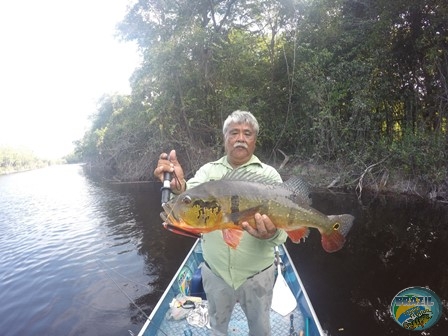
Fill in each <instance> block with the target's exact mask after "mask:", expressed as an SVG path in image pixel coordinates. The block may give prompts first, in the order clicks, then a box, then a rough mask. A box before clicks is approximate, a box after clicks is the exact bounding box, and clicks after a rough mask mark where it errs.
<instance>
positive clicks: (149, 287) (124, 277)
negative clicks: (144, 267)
mask: <svg viewBox="0 0 448 336" xmlns="http://www.w3.org/2000/svg"><path fill="white" fill-rule="evenodd" d="M97 261H98V262H99V263H101V264H102V265H103V266H104V267H105V268H107V270H109V271H112V272H114V273H115V274H117V275H119V276H121V277H122V278H123V279H126V280H128V281H129V282H132V283H133V284H135V285H139V286H142V287H144V288H146V289H152V288H151V286H148V285H144V284H142V283H140V282H137V281H135V280H132V279H131V278H129V277H127V276H126V275H124V274H122V273H120V272H118V271H116V270H114V269H113V268H112V267H110V266H108V265H106V263H105V262H104V261H102V260H97Z"/></svg>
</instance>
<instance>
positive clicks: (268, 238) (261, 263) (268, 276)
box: [154, 110, 287, 336]
mask: <svg viewBox="0 0 448 336" xmlns="http://www.w3.org/2000/svg"><path fill="white" fill-rule="evenodd" d="M258 131H259V125H258V122H257V120H256V119H255V117H254V116H253V115H252V113H250V112H247V111H239V110H237V111H234V112H233V113H232V114H231V115H229V116H228V118H227V119H226V120H225V122H224V125H223V135H224V144H225V153H226V155H225V156H223V157H222V158H220V159H219V160H217V161H214V162H209V163H207V164H205V165H203V166H202V167H201V168H199V170H198V171H197V172H196V174H195V176H194V177H193V178H191V179H190V180H189V181H188V182H186V181H185V179H184V172H183V170H182V167H181V165H180V164H179V162H178V161H177V157H176V152H175V151H174V150H172V151H171V153H170V155H169V160H168V154H166V153H162V154H161V155H160V159H159V161H158V164H157V168H156V169H155V171H154V175H155V176H156V177H158V178H159V179H160V180H162V179H163V173H164V172H167V171H169V172H175V174H176V176H177V178H173V180H172V181H171V189H172V190H173V192H175V193H181V192H183V191H185V190H186V189H187V188H192V187H194V186H196V185H198V184H200V183H204V182H207V181H210V180H219V179H221V178H222V177H223V176H224V175H226V174H227V173H228V172H230V171H231V170H233V169H237V168H238V169H241V170H245V171H249V172H253V173H255V174H259V175H263V176H266V177H268V178H270V179H271V180H274V181H278V182H281V177H280V174H279V173H278V172H277V171H276V170H275V169H274V168H273V167H271V166H269V165H267V164H264V163H262V162H261V161H260V160H259V159H258V158H257V157H256V156H255V155H254V150H255V143H256V140H257V136H258ZM255 222H256V228H252V227H251V226H250V225H249V224H248V223H247V222H244V223H242V226H243V228H244V229H245V232H244V234H243V238H242V239H241V242H240V244H239V246H238V247H237V248H236V249H232V248H230V247H229V246H228V245H227V244H226V243H225V242H224V240H223V237H222V234H221V232H220V231H213V232H210V233H207V234H204V235H203V240H202V248H203V255H204V259H205V261H206V263H205V266H204V267H203V268H202V278H203V285H204V290H205V292H206V295H207V300H208V303H209V316H210V324H211V327H212V330H213V335H227V330H228V325H229V321H230V317H231V314H232V311H233V308H234V306H235V304H236V302H239V303H240V305H241V308H242V309H243V311H244V313H245V314H246V317H247V321H248V324H249V333H250V335H251V336H263V335H271V327H270V318H269V310H270V307H271V301H272V292H273V285H274V281H275V276H274V270H275V268H274V266H273V254H274V247H275V246H277V245H280V244H282V243H284V242H285V241H286V238H287V235H286V233H285V232H284V231H283V230H278V229H277V228H276V227H275V225H274V224H273V223H272V222H271V220H270V219H269V218H268V217H267V216H266V215H264V214H258V213H257V214H255Z"/></svg>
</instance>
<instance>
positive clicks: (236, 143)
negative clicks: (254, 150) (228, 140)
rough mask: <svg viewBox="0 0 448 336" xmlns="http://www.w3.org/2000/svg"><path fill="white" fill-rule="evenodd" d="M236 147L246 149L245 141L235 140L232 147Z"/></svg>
mask: <svg viewBox="0 0 448 336" xmlns="http://www.w3.org/2000/svg"><path fill="white" fill-rule="evenodd" d="M236 147H243V148H246V149H247V147H248V146H247V143H245V142H235V143H234V144H233V148H236Z"/></svg>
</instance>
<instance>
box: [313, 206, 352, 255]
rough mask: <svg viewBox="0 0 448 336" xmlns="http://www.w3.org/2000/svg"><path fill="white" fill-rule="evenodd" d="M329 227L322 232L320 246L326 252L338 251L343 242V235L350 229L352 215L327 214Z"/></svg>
mask: <svg viewBox="0 0 448 336" xmlns="http://www.w3.org/2000/svg"><path fill="white" fill-rule="evenodd" d="M328 218H329V219H330V222H331V224H330V228H329V229H328V230H326V231H324V232H321V233H322V247H323V248H324V250H325V251H327V252H336V251H339V250H340V249H341V248H342V246H344V243H345V237H346V236H347V234H348V232H349V231H350V229H351V227H352V225H353V220H354V219H355V218H354V217H353V216H352V215H337V216H328Z"/></svg>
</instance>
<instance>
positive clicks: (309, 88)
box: [77, 0, 448, 181]
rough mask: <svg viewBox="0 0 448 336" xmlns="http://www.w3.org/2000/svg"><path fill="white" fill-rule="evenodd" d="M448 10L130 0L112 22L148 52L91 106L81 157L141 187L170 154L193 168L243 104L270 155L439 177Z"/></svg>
mask: <svg viewBox="0 0 448 336" xmlns="http://www.w3.org/2000/svg"><path fill="white" fill-rule="evenodd" d="M447 16H448V4H446V2H444V1H441V0H397V1H389V0H375V1H373V0H367V1H363V2H360V1H353V0H316V1H306V0H282V1H274V0H263V1H259V0H257V1H256V0H249V1H235V0H218V1H213V2H211V1H187V0H181V1H160V0H158V1H156V0H139V1H137V2H136V3H135V4H134V6H133V7H131V8H130V9H129V12H128V14H127V15H126V17H125V18H124V20H123V21H122V23H121V24H120V32H121V35H122V37H123V38H124V39H127V40H134V41H136V42H137V43H138V44H139V47H140V50H141V52H142V55H143V63H142V65H141V67H140V68H138V69H136V71H135V73H134V75H133V78H132V82H131V84H132V94H131V95H130V96H113V97H110V96H105V97H103V98H102V99H101V100H100V102H99V105H98V113H97V114H96V115H95V116H94V118H93V123H92V128H91V130H89V131H88V132H87V133H86V134H85V136H84V138H83V139H82V140H80V141H79V143H78V145H77V154H78V155H81V156H82V157H83V159H84V160H86V161H88V162H90V163H93V164H95V165H97V166H99V167H101V168H102V169H103V170H104V171H106V172H108V174H109V177H110V178H118V179H147V178H150V177H151V174H152V170H153V168H154V164H155V162H156V160H157V158H158V155H159V153H160V152H161V151H168V150H169V149H171V148H176V149H177V151H178V154H179V155H180V157H181V160H182V162H183V164H184V167H185V168H186V170H187V174H191V173H192V172H194V171H195V170H196V168H197V167H198V166H199V165H201V164H202V163H203V162H205V161H207V160H210V159H214V158H216V157H218V156H219V155H221V154H222V140H221V138H222V136H221V125H222V122H223V120H224V119H225V118H226V117H227V115H228V114H229V113H230V112H231V111H233V110H236V109H245V110H250V111H251V112H253V113H254V114H255V115H256V117H257V118H258V120H259V122H260V124H261V127H262V131H261V134H260V136H259V139H258V153H257V154H258V155H261V156H262V157H265V158H270V159H271V161H272V160H275V159H276V158H275V156H276V153H277V152H278V151H277V149H279V150H282V151H283V152H285V153H287V154H288V155H293V156H294V157H297V158H300V160H302V161H306V160H315V161H321V162H343V161H346V162H347V163H351V164H353V165H354V166H355V170H358V171H363V170H364V169H365V168H366V166H367V167H368V166H369V164H371V163H374V162H380V161H381V162H382V160H383V159H384V158H385V157H387V158H388V160H387V161H386V162H387V163H388V164H393V165H395V166H397V167H398V169H402V170H403V171H404V172H405V173H406V174H408V175H413V176H414V177H417V178H420V179H423V180H427V181H441V180H443V179H445V178H446V172H447V171H446V168H447V167H448V158H447V157H446V155H445V154H444V153H446V149H447V148H448V135H447V132H448V129H447V127H448V125H447V121H448V85H447V82H446V78H448V39H447V38H446V36H448V31H447V29H448V28H447V25H446V17H447ZM440 153H442V154H440Z"/></svg>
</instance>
